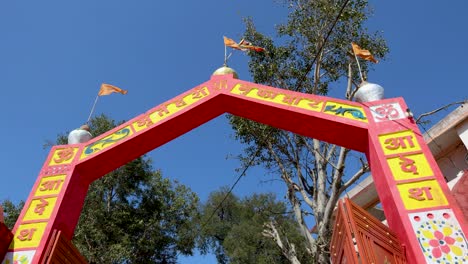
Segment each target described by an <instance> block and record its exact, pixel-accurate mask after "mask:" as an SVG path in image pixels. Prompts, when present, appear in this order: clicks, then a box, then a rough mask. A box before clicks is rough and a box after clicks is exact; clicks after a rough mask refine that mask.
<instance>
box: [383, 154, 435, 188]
mask: <svg viewBox="0 0 468 264" xmlns="http://www.w3.org/2000/svg"><path fill="white" fill-rule="evenodd" d="M387 162H388V166H389V167H390V170H391V171H392V174H393V178H394V179H395V180H396V181H401V180H409V179H417V178H422V177H429V176H433V175H434V173H433V172H432V169H431V166H430V165H429V163H428V162H427V159H426V157H425V156H424V154H423V153H419V154H413V155H403V154H402V155H401V156H396V157H393V158H388V159H387Z"/></svg>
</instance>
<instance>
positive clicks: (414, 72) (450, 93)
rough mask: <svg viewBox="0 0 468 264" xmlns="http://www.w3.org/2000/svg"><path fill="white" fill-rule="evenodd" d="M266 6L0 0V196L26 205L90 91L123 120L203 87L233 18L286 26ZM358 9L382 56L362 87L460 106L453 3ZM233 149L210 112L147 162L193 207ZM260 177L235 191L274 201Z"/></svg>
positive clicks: (243, 69) (461, 37) (423, 105)
mask: <svg viewBox="0 0 468 264" xmlns="http://www.w3.org/2000/svg"><path fill="white" fill-rule="evenodd" d="M275 2H277V1H247V0H238V1H232V0H231V1H215V0H208V1H154V0H153V1H151V0H139V1H123V0H112V1H111V0H100V1H95V0H80V1H62V0H54V1H52V0H43V1H1V2H0V89H1V91H2V92H1V94H0V113H1V117H2V124H3V125H2V126H1V129H0V138H1V139H3V144H2V150H1V151H0V165H1V168H2V174H1V178H0V179H1V182H0V200H3V199H11V200H13V201H15V202H17V201H19V200H25V199H27V197H28V195H29V192H30V190H31V187H32V185H33V183H34V181H35V179H36V177H37V175H38V173H39V170H40V168H41V166H42V164H43V162H44V161H45V158H46V156H47V153H48V151H49V150H48V149H44V148H43V144H44V143H45V142H46V141H47V140H55V138H56V136H57V134H59V133H63V132H67V131H70V130H72V129H74V128H76V127H78V126H80V125H81V124H82V123H84V122H85V121H86V118H87V116H88V114H89V111H90V108H91V106H92V103H93V100H94V98H95V96H96V93H97V91H98V89H99V86H100V84H101V83H103V82H105V83H111V84H114V85H116V86H119V87H121V88H123V89H127V90H128V91H129V93H128V94H127V95H125V96H122V95H119V94H115V95H111V96H106V97H102V98H101V99H100V101H99V103H98V105H97V109H96V112H97V113H98V114H99V113H106V114H107V115H110V116H111V117H112V118H113V119H115V120H122V119H125V120H128V119H130V118H132V117H134V116H136V115H138V114H140V113H143V112H144V111H146V110H148V109H150V108H152V107H154V106H156V105H158V104H160V103H162V102H164V101H166V100H168V99H171V98H173V97H175V96H177V95H178V94H180V93H182V92H184V91H186V90H188V89H191V88H193V87H194V86H196V85H198V84H199V83H202V82H204V81H206V80H208V79H209V78H210V75H211V73H212V72H213V71H214V70H215V69H217V68H218V67H219V66H221V65H222V63H223V55H224V46H223V42H222V36H223V35H226V36H229V37H231V38H234V39H239V37H240V36H241V34H242V32H243V29H244V26H243V23H242V18H243V17H246V16H252V17H253V18H254V21H255V22H256V24H257V27H258V29H259V30H260V31H262V32H264V33H266V34H268V35H270V36H274V25H275V24H278V23H280V22H284V21H285V20H286V17H285V14H286V10H285V9H283V8H282V7H281V6H279V5H277V4H275ZM370 4H371V6H373V8H374V11H375V14H374V16H373V17H372V18H371V19H370V20H369V22H368V23H367V26H368V27H369V28H370V29H372V30H381V31H383V36H384V37H385V38H386V39H387V42H388V45H389V47H390V54H389V57H388V59H387V60H386V61H382V62H381V63H379V64H377V65H376V66H375V70H374V71H373V72H371V73H370V74H369V80H370V81H372V82H377V83H379V84H380V85H382V86H383V87H384V88H385V92H386V97H387V98H390V97H398V96H402V97H404V98H405V100H406V102H407V104H408V105H409V106H410V108H411V109H412V111H413V112H414V113H415V115H416V116H418V115H419V114H421V113H424V112H428V111H431V110H434V109H435V108H438V107H441V106H443V105H445V104H448V103H451V102H454V101H461V100H463V99H466V98H467V94H468V93H467V88H466V85H467V83H468V66H467V65H468V64H467V61H468V60H467V57H468V55H467V52H466V47H468V43H467V42H468V36H467V30H466V25H467V20H466V18H464V16H465V11H466V10H468V4H467V3H466V2H465V1H462V0H456V1H450V2H440V1H422V0H418V1H401V0H399V1H370ZM230 66H231V67H233V68H235V69H236V70H237V71H238V73H239V75H240V78H241V79H244V80H251V78H250V76H249V74H248V71H247V57H246V55H243V54H241V53H236V54H234V56H233V57H232V59H231V63H230ZM343 90H344V87H338V86H336V87H333V91H332V92H333V94H337V95H341V94H344V92H342V91H343ZM446 113H447V112H444V113H442V115H443V114H446ZM442 115H439V117H441V116H442ZM436 118H437V117H436ZM241 150H242V146H240V145H239V143H237V142H236V141H235V140H234V139H233V132H232V131H231V130H230V127H229V125H228V124H227V122H226V118H225V117H224V116H221V117H219V118H217V119H215V120H213V121H211V122H209V123H207V124H205V125H203V126H201V127H200V128H197V129H195V130H193V131H192V132H190V133H188V134H186V135H184V136H182V137H180V138H178V139H176V140H174V141H172V142H170V143H168V144H166V145H165V146H162V147H161V148H159V149H157V150H155V151H153V152H151V153H150V154H149V155H150V157H151V158H152V159H153V161H154V167H155V168H160V169H162V171H163V174H164V175H165V176H167V177H170V178H172V179H177V180H179V181H180V182H181V183H183V184H185V185H187V186H189V187H190V188H192V190H193V191H195V192H196V193H197V194H198V195H199V196H200V197H201V199H202V200H205V199H206V197H207V195H208V194H209V193H210V192H211V191H214V190H217V189H219V187H221V186H224V185H231V184H232V183H233V182H234V180H235V179H236V177H237V175H238V173H236V172H235V171H234V169H235V168H236V167H238V165H239V164H238V162H237V161H236V160H235V159H226V156H228V155H236V154H239V153H240V151H241ZM271 178H272V176H270V175H265V173H264V172H263V171H262V170H260V169H252V170H249V172H248V175H247V177H245V178H244V179H243V180H242V181H241V182H240V183H239V185H238V187H237V188H236V190H235V193H236V194H239V195H245V194H249V193H252V192H263V191H276V192H278V197H279V198H282V197H283V195H284V188H283V187H282V185H280V184H277V183H276V184H275V183H271V182H269V183H262V182H261V181H268V180H269V179H271ZM213 261H214V260H213V258H212V257H208V258H201V257H192V258H183V259H182V260H181V263H213Z"/></svg>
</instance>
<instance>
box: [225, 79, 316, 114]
mask: <svg viewBox="0 0 468 264" xmlns="http://www.w3.org/2000/svg"><path fill="white" fill-rule="evenodd" d="M231 93H233V94H237V95H243V96H246V97H249V98H253V99H257V100H261V101H266V102H272V103H276V104H280V105H286V106H293V107H297V108H301V109H305V110H310V111H315V112H320V111H321V109H322V105H323V101H322V100H320V99H313V98H312V99H311V98H306V97H302V96H300V95H293V94H287V93H278V92H275V91H274V90H270V89H261V88H257V87H246V86H243V85H242V84H236V85H235V86H234V87H233V88H232V90H231Z"/></svg>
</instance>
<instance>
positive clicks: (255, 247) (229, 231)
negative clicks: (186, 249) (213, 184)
mask: <svg viewBox="0 0 468 264" xmlns="http://www.w3.org/2000/svg"><path fill="white" fill-rule="evenodd" d="M228 193H229V192H228V190H227V188H222V189H221V190H219V191H215V192H213V193H211V194H210V196H209V198H208V201H207V202H206V203H205V204H204V205H203V207H202V209H201V214H202V217H201V219H202V226H203V227H202V229H201V230H202V231H201V249H202V252H204V253H206V252H208V251H212V252H213V253H214V254H215V255H216V257H217V260H218V263H239V264H240V263H265V264H267V263H289V260H288V259H287V258H286V257H284V255H283V253H282V252H281V250H280V249H279V248H278V247H277V246H276V245H275V242H274V241H273V240H272V239H270V236H269V234H267V233H265V231H266V228H267V227H268V226H269V224H270V223H275V226H277V227H278V229H277V232H280V233H281V234H286V235H287V236H288V239H289V241H291V243H294V244H296V245H298V246H299V248H301V247H302V248H304V243H305V240H304V239H303V237H301V236H300V234H299V232H298V229H297V225H295V223H294V220H293V219H292V217H291V215H290V213H288V212H287V207H286V205H285V204H284V203H283V202H278V201H276V199H275V196H274V195H273V194H253V195H251V196H248V197H245V198H242V199H241V198H238V197H237V196H235V195H233V194H232V193H229V195H227V194H228ZM226 195H227V196H226ZM222 201H224V202H222ZM221 202H222V203H221ZM213 212H214V214H213ZM297 253H298V254H297V256H296V258H298V259H302V260H304V261H306V260H305V258H304V257H305V254H304V251H303V250H298V252H297ZM304 263H306V262H304Z"/></svg>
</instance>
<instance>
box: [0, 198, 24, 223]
mask: <svg viewBox="0 0 468 264" xmlns="http://www.w3.org/2000/svg"><path fill="white" fill-rule="evenodd" d="M1 205H2V207H3V212H4V216H5V225H6V226H7V227H8V228H9V229H10V230H12V229H13V227H14V226H15V223H16V219H18V216H19V215H20V213H21V209H23V206H24V202H23V201H20V202H19V203H18V204H15V203H14V202H12V201H10V200H8V199H7V200H4V201H3V202H2V204H1Z"/></svg>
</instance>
